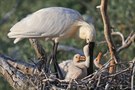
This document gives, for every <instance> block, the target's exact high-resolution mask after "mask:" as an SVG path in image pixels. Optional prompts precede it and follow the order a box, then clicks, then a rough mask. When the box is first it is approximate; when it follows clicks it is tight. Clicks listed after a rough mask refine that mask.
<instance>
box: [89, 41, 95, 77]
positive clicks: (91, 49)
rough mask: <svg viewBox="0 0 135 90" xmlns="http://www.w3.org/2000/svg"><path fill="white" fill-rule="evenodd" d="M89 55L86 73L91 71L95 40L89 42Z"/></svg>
mask: <svg viewBox="0 0 135 90" xmlns="http://www.w3.org/2000/svg"><path fill="white" fill-rule="evenodd" d="M88 45H89V56H90V63H89V68H88V75H90V74H92V73H93V52H94V47H95V42H89V43H88Z"/></svg>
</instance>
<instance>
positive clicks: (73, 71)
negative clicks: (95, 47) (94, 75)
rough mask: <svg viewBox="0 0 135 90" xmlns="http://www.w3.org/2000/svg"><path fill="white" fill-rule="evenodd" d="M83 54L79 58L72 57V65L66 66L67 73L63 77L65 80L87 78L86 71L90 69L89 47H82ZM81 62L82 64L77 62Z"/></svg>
mask: <svg viewBox="0 0 135 90" xmlns="http://www.w3.org/2000/svg"><path fill="white" fill-rule="evenodd" d="M83 52H84V56H80V55H78V54H77V55H75V56H74V58H73V63H72V64H70V65H69V66H68V71H67V74H66V77H65V79H66V80H71V79H82V78H84V77H85V76H87V74H88V70H87V69H88V68H89V67H90V66H89V63H90V56H89V45H85V46H84V47H83ZM80 57H81V58H80ZM82 60H83V62H78V61H82ZM92 69H93V68H92Z"/></svg>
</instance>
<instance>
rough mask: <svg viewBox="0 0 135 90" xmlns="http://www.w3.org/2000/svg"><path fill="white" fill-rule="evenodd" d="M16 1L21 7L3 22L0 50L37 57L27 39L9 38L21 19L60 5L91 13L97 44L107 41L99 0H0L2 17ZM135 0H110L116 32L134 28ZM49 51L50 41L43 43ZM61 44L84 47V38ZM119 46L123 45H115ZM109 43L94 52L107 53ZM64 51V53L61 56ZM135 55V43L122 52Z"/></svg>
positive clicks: (18, 56) (126, 57) (125, 56)
mask: <svg viewBox="0 0 135 90" xmlns="http://www.w3.org/2000/svg"><path fill="white" fill-rule="evenodd" d="M16 2H19V3H18V6H17V8H16V10H15V12H14V13H13V14H12V15H11V16H10V18H9V20H7V21H6V22H5V23H3V24H0V53H3V54H7V55H9V56H11V57H13V58H16V59H18V60H19V59H21V60H26V61H27V60H28V59H29V58H32V59H34V57H35V56H34V55H35V53H33V48H32V47H31V45H30V43H29V42H28V40H27V39H24V40H22V41H21V42H19V43H17V44H16V45H14V44H13V40H11V39H9V38H8V37H7V33H8V32H9V30H10V28H11V27H12V26H13V25H14V24H15V23H16V22H18V21H19V20H21V19H22V18H24V17H25V16H27V15H28V14H31V13H32V12H34V11H36V10H39V9H41V8H45V7H51V6H61V7H68V8H72V9H76V10H78V11H79V12H80V13H81V14H83V15H84V14H85V15H90V16H91V17H92V21H93V23H94V25H95V27H96V30H97V43H98V42H100V41H103V40H104V37H103V24H102V21H101V16H100V13H99V10H98V9H96V6H97V5H99V0H0V20H1V19H2V18H3V17H4V16H5V15H6V13H7V12H9V11H10V10H11V9H12V8H13V7H15V5H16ZM134 3H135V0H125V1H123V0H111V1H110V5H109V16H110V21H111V25H112V27H114V30H115V31H120V32H122V33H123V34H124V36H125V37H127V36H128V35H129V33H130V32H131V31H135V30H134V28H135V13H134V10H135V5H134ZM114 39H115V41H114V42H120V38H119V37H115V38H114ZM42 44H43V45H44V47H45V50H46V52H50V51H51V42H43V41H42ZM62 44H66V45H72V46H74V47H77V48H80V49H81V48H82V46H83V44H84V41H80V40H74V39H70V40H67V41H63V42H62ZM116 46H117V47H118V46H120V45H116ZM106 50H107V48H106V44H100V45H97V46H96V49H95V55H97V53H98V51H103V52H104V53H105V52H106ZM62 54H63V55H62ZM73 54H74V53H71V54H69V53H66V52H64V53H63V52H59V56H58V58H59V60H65V59H69V58H72V56H73ZM134 56H135V45H132V46H131V47H129V48H128V49H126V50H124V51H123V52H121V53H120V58H122V59H123V60H130V59H132V58H133V57H134ZM3 87H4V89H5V90H9V89H8V88H6V87H5V85H4V83H1V84H0V90H3Z"/></svg>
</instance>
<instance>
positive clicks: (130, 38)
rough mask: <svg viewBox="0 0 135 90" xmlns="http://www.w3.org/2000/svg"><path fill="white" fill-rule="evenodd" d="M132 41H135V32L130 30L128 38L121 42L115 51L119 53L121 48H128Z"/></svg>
mask: <svg viewBox="0 0 135 90" xmlns="http://www.w3.org/2000/svg"><path fill="white" fill-rule="evenodd" d="M133 41H135V33H134V32H131V33H130V35H129V36H128V38H127V39H126V40H125V41H124V43H123V44H122V46H120V47H119V48H118V49H117V52H118V53H120V51H122V50H123V49H125V48H128V47H129V46H130V45H131V44H132V42H133Z"/></svg>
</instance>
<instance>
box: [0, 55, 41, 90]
mask: <svg viewBox="0 0 135 90" xmlns="http://www.w3.org/2000/svg"><path fill="white" fill-rule="evenodd" d="M9 61H10V62H9ZM11 62H14V60H13V59H11V58H9V57H7V56H5V55H1V54H0V73H1V74H2V75H3V77H4V78H5V79H6V80H7V82H8V83H9V84H10V85H11V86H12V87H13V88H14V89H15V90H37V88H40V87H37V85H38V84H37V85H36V83H34V79H35V80H36V79H37V77H38V76H37V75H38V73H37V75H36V74H35V75H33V77H29V75H28V74H26V73H23V71H21V70H18V69H17V68H16V67H14V66H13V65H12V64H11ZM16 64H17V63H16ZM26 66H27V65H26ZM26 66H25V69H26V71H27V70H28V69H31V68H33V69H34V67H30V66H29V67H27V68H26ZM23 70H24V69H23ZM28 71H29V70H28ZM30 78H31V79H30ZM32 79H33V80H32ZM38 79H39V78H38ZM37 82H38V83H39V82H40V81H37ZM39 84H40V83H39Z"/></svg>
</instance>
